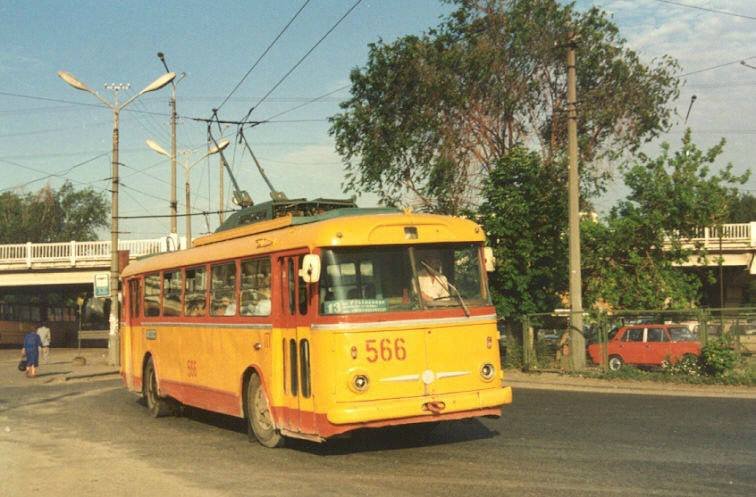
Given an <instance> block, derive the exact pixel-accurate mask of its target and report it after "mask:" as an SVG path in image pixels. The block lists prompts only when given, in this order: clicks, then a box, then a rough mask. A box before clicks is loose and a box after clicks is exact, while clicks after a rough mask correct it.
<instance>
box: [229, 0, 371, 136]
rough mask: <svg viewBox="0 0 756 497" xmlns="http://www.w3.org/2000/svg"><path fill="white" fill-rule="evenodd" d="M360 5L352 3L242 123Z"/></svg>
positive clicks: (359, 1) (253, 107)
mask: <svg viewBox="0 0 756 497" xmlns="http://www.w3.org/2000/svg"><path fill="white" fill-rule="evenodd" d="M360 3H362V0H357V1H356V2H355V3H354V4H353V5H352V6H351V7H349V10H347V11H346V12H345V13H344V15H342V16H341V17H340V18H339V20H338V21H336V23H335V24H334V25H333V26H331V28H330V29H329V30H328V31H326V33H325V34H324V35H323V36H322V37H320V39H319V40H318V41H317V42H316V43H315V44H314V45H313V46H312V47H311V48H310V49H309V50H308V51H307V52H306V53H305V54H304V55H303V56H302V58H300V59H299V60H298V61H297V63H296V64H294V65H293V66H292V68H291V69H289V70H288V71H287V72H286V74H284V75H283V77H281V79H279V80H278V82H277V83H276V84H275V85H273V88H271V89H270V90H268V93H266V94H265V95H263V97H262V98H260V100H259V101H258V102H257V103H256V104H255V105H254V106H252V107H251V108H250V109H249V112H247V116H246V117H245V118H244V119H242V121H246V120H247V118H248V117H249V115H250V114H251V113H252V111H254V110H255V109H256V108H257V107H259V106H260V104H261V103H263V102H264V101H265V100H266V99H267V98H268V97H269V96H270V94H271V93H273V92H274V91H276V89H277V88H278V87H279V86H281V83H283V82H284V81H286V79H287V78H288V77H289V75H290V74H291V73H293V72H294V70H295V69H296V68H297V67H299V65H300V64H301V63H302V62H304V60H305V59H306V58H307V57H309V56H310V54H311V53H312V52H314V51H315V49H316V48H318V46H319V45H320V44H321V43H322V42H323V40H325V39H326V38H327V37H328V35H330V34H331V33H332V32H333V30H335V29H336V28H337V27H338V25H339V24H341V22H342V21H343V20H344V19H346V18H347V16H348V15H349V14H351V13H352V11H353V10H354V9H355V8H357V6H358V5H359V4H360Z"/></svg>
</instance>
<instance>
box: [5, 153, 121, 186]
mask: <svg viewBox="0 0 756 497" xmlns="http://www.w3.org/2000/svg"><path fill="white" fill-rule="evenodd" d="M109 154H110V152H103V153H101V154H99V155H96V156H95V157H92V158H90V159H87V160H85V161H82V162H79V163H77V164H74V165H73V166H71V167H69V168H67V169H63V170H62V171H59V172H54V173H46V172H45V171H42V170H41V169H37V168H36V167H31V166H26V165H24V164H19V163H18V162H14V161H10V160H7V159H2V158H0V162H5V163H6V164H10V165H12V166H16V167H20V168H21V169H26V170H27V171H33V172H35V173H42V174H44V176H41V177H39V178H36V179H33V180H30V181H27V182H25V183H22V184H20V185H16V186H11V187H8V188H4V189H2V190H0V193H2V192H7V191H10V190H15V189H17V188H24V187H25V186H28V185H31V184H32V183H36V182H38V181H43V180H45V179H47V178H61V179H67V180H69V181H71V182H73V183H78V184H80V185H86V184H88V183H85V182H83V181H79V180H76V179H73V178H68V177H67V175H68V174H70V173H71V171H73V170H74V169H76V168H77V167H81V166H83V165H85V164H89V163H90V162H93V161H95V160H97V159H99V158H101V157H105V156H106V155H109Z"/></svg>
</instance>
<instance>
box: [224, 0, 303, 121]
mask: <svg viewBox="0 0 756 497" xmlns="http://www.w3.org/2000/svg"><path fill="white" fill-rule="evenodd" d="M308 3H310V0H305V3H303V4H302V6H301V7H299V10H298V11H297V12H296V13H295V14H294V16H293V17H292V18H291V19H289V22H287V23H286V26H284V27H283V29H281V31H279V33H278V34H277V35H276V37H275V38H274V39H273V41H271V42H270V44H268V47H267V48H266V49H265V51H264V52H263V53H262V55H260V56H259V57H258V58H257V60H256V61H255V63H254V64H252V67H250V68H249V70H248V71H247V72H246V74H244V76H243V77H242V79H241V80H240V81H239V82H238V83H236V86H234V88H233V89H232V90H231V92H230V93H229V94H228V95H227V96H226V98H224V99H223V102H221V104H220V105H219V106H218V107H217V108H216V109H217V110H220V109H221V107H223V106H224V105H225V104H226V102H228V99H229V98H231V95H233V94H234V93H236V90H238V89H239V87H240V86H241V85H242V83H244V80H246V79H247V77H248V76H249V75H250V74H251V73H252V71H253V70H254V69H255V67H257V64H259V63H260V61H261V60H262V59H263V57H265V55H267V53H268V52H269V51H270V49H271V48H273V45H275V44H276V42H277V41H278V39H279V38H281V36H282V35H283V34H284V33H285V32H286V30H287V29H289V26H291V23H293V22H294V20H295V19H296V18H297V17H298V16H299V14H300V13H301V12H302V11H303V10H304V8H305V7H307V4H308Z"/></svg>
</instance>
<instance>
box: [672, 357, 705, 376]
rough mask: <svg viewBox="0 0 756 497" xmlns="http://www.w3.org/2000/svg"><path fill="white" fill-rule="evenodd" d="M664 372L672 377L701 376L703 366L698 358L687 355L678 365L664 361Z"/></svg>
mask: <svg viewBox="0 0 756 497" xmlns="http://www.w3.org/2000/svg"><path fill="white" fill-rule="evenodd" d="M662 371H664V373H665V374H668V375H671V376H701V374H703V372H702V371H701V364H700V361H699V359H698V357H696V356H694V355H686V356H684V357H683V358H682V359H680V360H679V361H677V362H676V363H674V364H673V363H672V362H671V361H664V362H663V363H662Z"/></svg>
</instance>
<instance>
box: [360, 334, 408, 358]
mask: <svg viewBox="0 0 756 497" xmlns="http://www.w3.org/2000/svg"><path fill="white" fill-rule="evenodd" d="M365 352H367V360H368V362H375V361H377V360H378V359H380V360H382V361H390V360H392V359H396V360H397V361H403V360H405V359H406V358H407V349H406V348H404V338H397V339H395V340H391V339H390V338H383V339H381V340H374V339H371V340H365Z"/></svg>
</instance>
